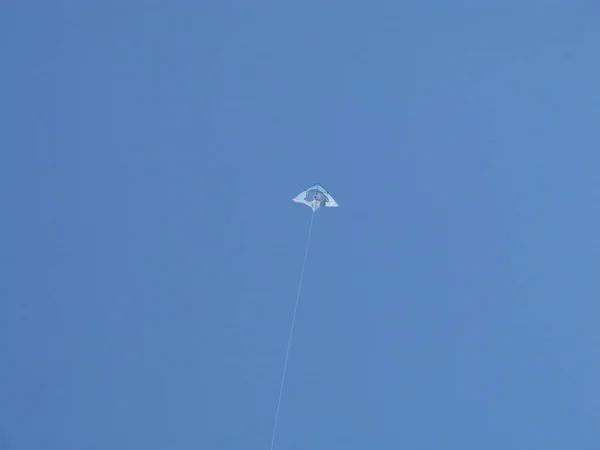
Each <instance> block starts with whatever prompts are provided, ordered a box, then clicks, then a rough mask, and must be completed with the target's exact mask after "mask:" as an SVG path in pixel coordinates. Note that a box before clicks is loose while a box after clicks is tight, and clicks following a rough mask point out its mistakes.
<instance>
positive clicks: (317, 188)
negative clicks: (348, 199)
mask: <svg viewBox="0 0 600 450" xmlns="http://www.w3.org/2000/svg"><path fill="white" fill-rule="evenodd" d="M293 200H294V201H295V202H296V203H304V204H305V205H306V206H308V207H310V208H311V209H312V210H313V212H315V211H316V210H317V209H319V208H321V207H322V206H325V207H326V208H336V207H338V206H339V205H338V203H337V202H336V201H335V200H334V198H333V197H332V196H331V194H330V193H329V192H327V191H326V190H325V188H324V187H323V186H321V185H320V184H315V185H314V186H311V187H309V188H308V189H307V190H305V191H302V192H300V193H299V194H298V195H296V196H295V197H294V199H293Z"/></svg>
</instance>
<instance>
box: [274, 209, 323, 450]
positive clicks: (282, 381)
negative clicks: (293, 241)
mask: <svg viewBox="0 0 600 450" xmlns="http://www.w3.org/2000/svg"><path fill="white" fill-rule="evenodd" d="M314 218H315V212H314V211H313V213H312V215H311V218H310V226H309V227H308V238H307V239H306V249H305V250H304V261H303V262H302V270H301V271H300V282H299V283H298V292H297V294H296V303H295V304H294V314H293V315H292V326H291V327H290V336H289V338H288V344H287V350H286V352H285V363H284V364H283V375H282V377H281V386H280V387H279V398H278V400H277V412H276V413H275V424H274V425H273V436H272V437H271V450H273V448H274V446H275V433H276V432H277V422H278V420H279V407H280V406H281V396H282V394H283V384H284V383H285V373H286V371H287V365H288V358H289V356H290V347H291V345H292V336H293V334H294V325H295V324H296V312H297V311H298V302H299V300H300V291H301V290H302V280H303V279H304V268H305V267H306V258H307V256H308V246H309V244H310V235H311V234H312V226H313V220H314Z"/></svg>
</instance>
